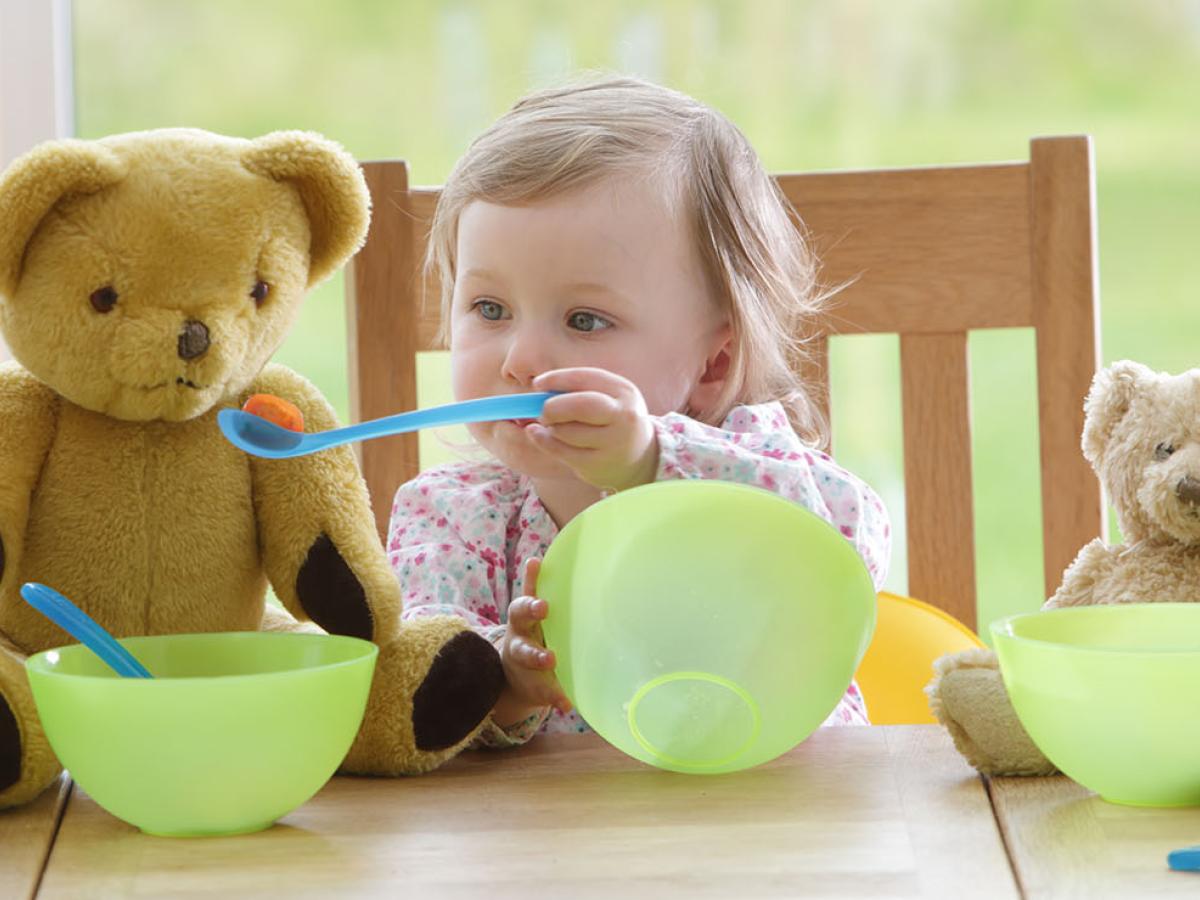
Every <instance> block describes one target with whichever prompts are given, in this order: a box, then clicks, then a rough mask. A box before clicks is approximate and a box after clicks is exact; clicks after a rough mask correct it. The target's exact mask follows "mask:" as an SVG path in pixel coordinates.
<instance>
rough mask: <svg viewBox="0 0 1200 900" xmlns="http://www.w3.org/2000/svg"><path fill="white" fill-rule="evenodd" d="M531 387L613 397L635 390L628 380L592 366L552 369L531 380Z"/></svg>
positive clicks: (541, 389)
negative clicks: (592, 392) (598, 393)
mask: <svg viewBox="0 0 1200 900" xmlns="http://www.w3.org/2000/svg"><path fill="white" fill-rule="evenodd" d="M531 386H532V387H533V389H534V390H536V391H563V392H564V393H565V392H570V391H600V392H601V393H604V394H608V395H610V396H615V397H623V396H625V395H626V394H627V393H629V391H631V390H633V391H636V390H637V388H636V387H635V386H634V384H633V382H632V381H630V380H629V379H628V378H625V377H623V376H621V375H618V374H616V373H615V372H610V371H608V369H597V368H594V367H592V366H575V367H573V368H570V369H552V370H551V371H549V372H543V373H542V374H541V375H539V376H537V377H536V378H535V379H533V383H532V385H531ZM549 402H550V401H547V403H549Z"/></svg>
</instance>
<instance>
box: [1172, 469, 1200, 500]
mask: <svg viewBox="0 0 1200 900" xmlns="http://www.w3.org/2000/svg"><path fill="white" fill-rule="evenodd" d="M1175 496H1177V497H1178V498H1179V499H1180V500H1182V501H1183V502H1184V503H1190V504H1191V505H1192V506H1200V479H1196V478H1193V477H1192V476H1191V475H1188V476H1186V477H1184V478H1181V479H1180V480H1179V484H1177V485H1175Z"/></svg>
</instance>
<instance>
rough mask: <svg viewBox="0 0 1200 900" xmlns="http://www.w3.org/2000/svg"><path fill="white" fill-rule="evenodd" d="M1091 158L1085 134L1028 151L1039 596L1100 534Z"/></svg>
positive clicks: (1043, 140)
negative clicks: (1093, 442) (1093, 452)
mask: <svg viewBox="0 0 1200 900" xmlns="http://www.w3.org/2000/svg"><path fill="white" fill-rule="evenodd" d="M1091 154H1092V147H1091V141H1090V140H1089V139H1088V138H1087V137H1065V138H1041V139H1038V140H1034V141H1033V142H1032V143H1031V145H1030V168H1029V179H1030V184H1029V197H1030V220H1031V230H1032V248H1033V250H1032V253H1033V256H1032V268H1033V278H1032V290H1033V298H1034V303H1033V309H1034V325H1035V327H1036V331H1037V367H1038V416H1039V419H1040V432H1041V473H1042V543H1043V548H1044V554H1045V562H1044V578H1045V589H1046V596H1049V595H1050V594H1052V593H1054V591H1055V590H1056V589H1057V587H1058V585H1059V582H1060V581H1061V579H1062V573H1063V569H1065V568H1066V567H1067V565H1069V564H1070V562H1071V560H1072V559H1074V558H1075V554H1076V553H1078V551H1079V548H1080V547H1082V546H1083V545H1084V544H1086V543H1087V542H1088V541H1090V540H1091V539H1092V538H1094V537H1096V536H1100V537H1104V536H1105V535H1106V533H1107V528H1106V524H1107V523H1106V517H1105V514H1104V500H1103V497H1102V495H1101V491H1100V484H1099V482H1098V480H1097V479H1096V476H1095V474H1094V473H1093V472H1092V470H1091V468H1090V467H1089V466H1088V463H1087V461H1086V460H1085V459H1084V458H1083V454H1082V453H1081V452H1080V445H1079V444H1080V435H1081V434H1082V433H1083V400H1084V397H1085V396H1086V394H1087V390H1088V386H1089V384H1090V383H1091V379H1092V376H1093V374H1094V373H1095V371H1096V369H1097V368H1099V365H1100V316H1099V298H1098V296H1097V289H1096V285H1097V284H1098V277H1097V272H1096V258H1097V256H1096V233H1095V224H1094V223H1095V217H1094V214H1093V210H1094V196H1095V187H1094V184H1093V180H1092V175H1091V173H1092V160H1091Z"/></svg>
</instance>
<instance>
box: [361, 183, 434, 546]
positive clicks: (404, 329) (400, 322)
mask: <svg viewBox="0 0 1200 900" xmlns="http://www.w3.org/2000/svg"><path fill="white" fill-rule="evenodd" d="M362 168H363V174H364V175H365V176H366V179H367V186H368V187H369V188H370V191H371V197H372V198H373V204H372V211H371V231H370V234H369V235H368V237H367V242H366V244H365V245H364V246H363V248H362V249H361V250H359V251H358V255H357V256H355V257H354V259H353V260H352V261H351V262H350V265H349V266H348V267H347V270H346V317H347V330H348V332H349V334H348V338H349V344H350V360H349V371H350V415H351V417H352V419H353V420H354V421H356V422H361V421H364V420H366V419H375V418H379V417H380V416H386V415H391V414H392V413H395V412H400V411H402V410H406V409H414V408H415V407H416V405H417V329H416V327H415V326H416V322H417V320H418V315H419V312H420V310H419V309H418V308H417V304H419V303H420V292H419V291H417V290H415V289H414V286H415V284H416V279H417V277H418V275H419V268H420V260H419V259H417V256H416V244H415V242H414V240H413V225H412V217H411V216H410V215H408V166H407V165H406V164H404V163H395V162H391V163H389V162H379V163H364V164H363V167H362ZM357 447H358V451H359V459H360V461H361V463H362V470H363V477H364V478H365V479H366V482H367V489H368V490H369V491H370V492H371V508H372V509H373V510H374V512H375V524H376V527H377V528H378V529H379V533H380V535H382V536H384V537H386V534H387V522H388V513H389V512H390V509H391V502H392V496H393V494H394V492H395V490H396V488H397V487H399V486H400V485H401V484H402V483H403V482H405V481H407V480H408V479H409V478H412V477H413V476H414V475H416V474H417V472H419V471H420V464H419V461H418V448H417V435H416V434H415V433H414V434H405V435H399V436H396V437H388V438H379V439H376V440H372V441H365V442H363V443H361V444H358V445H357Z"/></svg>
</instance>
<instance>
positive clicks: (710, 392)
mask: <svg viewBox="0 0 1200 900" xmlns="http://www.w3.org/2000/svg"><path fill="white" fill-rule="evenodd" d="M732 354H733V329H732V328H731V327H730V326H729V325H723V326H721V328H719V329H718V330H717V331H716V332H715V333H714V334H713V336H712V338H711V339H710V341H709V346H708V354H707V355H706V357H705V361H704V371H703V372H702V373H701V375H700V380H699V381H697V382H696V386H695V387H694V388H693V389H692V393H691V396H689V397H688V404H687V408H688V409H689V410H692V411H693V412H695V413H696V414H702V413H705V412H707V411H708V410H711V409H712V408H713V407H714V406H716V404H717V401H718V400H720V399H721V396H722V394H723V393H724V392H725V387H726V382H727V381H728V379H729V366H730V364H731V363H732V361H733V356H732Z"/></svg>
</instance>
